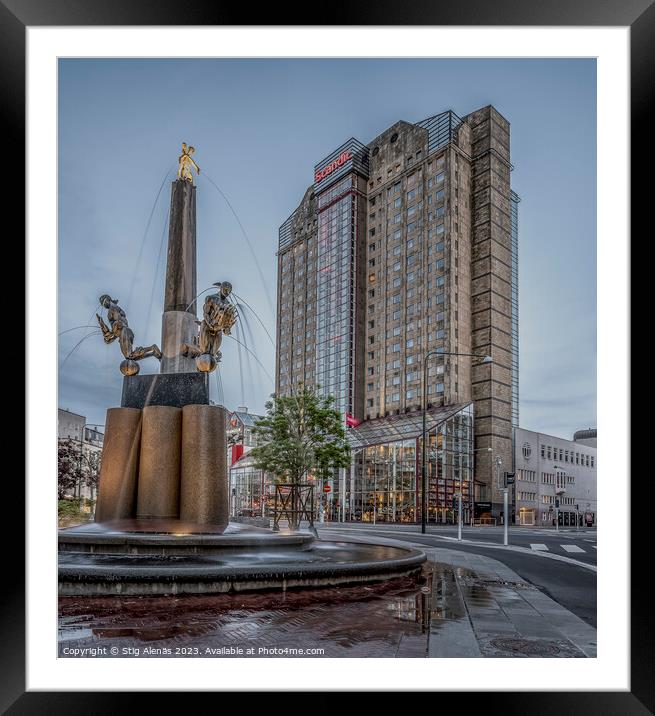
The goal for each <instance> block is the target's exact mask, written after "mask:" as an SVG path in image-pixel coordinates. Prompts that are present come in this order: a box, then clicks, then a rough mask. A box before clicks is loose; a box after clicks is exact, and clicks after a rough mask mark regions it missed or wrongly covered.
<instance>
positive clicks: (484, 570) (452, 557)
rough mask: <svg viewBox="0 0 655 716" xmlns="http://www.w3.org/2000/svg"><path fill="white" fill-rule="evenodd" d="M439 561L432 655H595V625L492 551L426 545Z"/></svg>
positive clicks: (435, 592)
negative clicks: (488, 553) (486, 554)
mask: <svg viewBox="0 0 655 716" xmlns="http://www.w3.org/2000/svg"><path fill="white" fill-rule="evenodd" d="M425 552H426V554H427V556H428V559H429V560H430V561H431V562H434V563H435V567H436V572H435V578H434V581H433V590H432V616H431V621H430V638H429V644H428V656H430V657H475V656H478V657H479V656H484V657H567V658H570V657H595V656H596V630H595V629H594V628H593V627H591V626H589V625H588V624H586V623H585V622H584V621H583V620H582V619H580V618H579V617H577V616H575V615H574V614H572V613H571V612H569V611H568V610H567V609H565V608H564V607H562V606H560V605H559V604H557V602H555V601H553V600H552V599H551V598H550V597H548V596H546V595H545V594H544V593H543V592H541V591H540V590H539V589H537V588H536V587H534V586H533V585H531V584H527V583H526V582H525V581H523V580H522V579H521V578H520V577H519V575H518V574H516V572H514V571H512V570H511V569H509V567H506V566H505V565H504V564H502V563H501V562H498V561H497V560H495V559H491V558H490V557H483V556H481V555H477V554H468V553H465V552H457V551H455V550H449V549H440V548H438V549H427V550H425Z"/></svg>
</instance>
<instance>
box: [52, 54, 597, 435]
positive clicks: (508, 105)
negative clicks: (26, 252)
mask: <svg viewBox="0 0 655 716" xmlns="http://www.w3.org/2000/svg"><path fill="white" fill-rule="evenodd" d="M58 75H59V76H58V93H59V106H58V158H59V163H58V223H59V225H58V242H59V243H58V331H59V334H60V335H59V346H58V355H59V394H58V402H59V407H61V408H66V409H69V410H72V411H73V412H76V413H79V414H82V415H85V416H86V419H87V422H88V423H96V424H103V423H104V421H105V411H106V409H107V408H108V407H114V406H117V405H119V404H120V394H121V385H122V376H121V374H120V372H119V370H118V364H119V363H120V360H121V359H122V356H121V355H120V350H119V348H118V346H117V345H116V344H112V345H110V346H106V345H105V344H104V343H103V341H102V338H101V336H100V334H99V332H98V331H97V324H96V323H95V313H96V311H98V312H100V313H104V312H102V311H100V309H99V305H98V297H99V296H100V295H101V294H103V293H109V294H111V295H112V296H113V297H114V298H118V299H119V301H120V305H121V306H122V307H123V308H124V310H125V311H126V313H127V317H128V321H129V324H130V327H131V328H132V329H133V331H134V333H135V345H150V344H152V343H157V344H158V345H159V344H160V343H161V313H162V310H163V293H164V272H165V263H166V241H167V215H168V208H169V201H170V185H171V181H173V179H174V178H175V174H176V171H177V157H178V156H179V154H180V150H181V143H182V142H183V141H186V142H187V143H188V144H192V145H193V146H194V147H195V149H196V152H195V155H194V158H195V159H196V161H197V162H198V164H199V166H200V170H201V171H200V175H199V176H198V177H197V178H196V179H195V183H196V185H197V187H198V188H197V244H198V291H199V292H200V291H203V290H204V289H206V288H208V287H210V286H211V284H212V283H214V282H215V281H221V280H229V281H230V282H231V283H232V285H233V288H234V293H235V294H236V295H237V296H239V297H240V299H241V300H242V301H245V302H246V303H247V304H249V306H250V307H252V309H253V311H251V310H250V309H247V308H245V309H242V310H241V311H240V314H241V316H242V317H243V321H242V322H243V325H242V327H241V329H240V330H241V332H240V333H239V334H234V336H235V338H237V339H238V340H240V342H241V343H243V344H245V345H246V346H248V349H249V351H250V352H247V351H246V350H245V348H241V347H240V346H239V344H238V343H236V342H235V341H233V340H228V339H225V340H224V341H223V346H222V351H223V362H222V363H221V364H220V367H219V369H218V371H216V372H215V373H214V374H212V375H211V376H210V386H211V388H210V391H211V395H210V397H211V399H212V400H214V401H216V402H218V403H222V404H224V405H226V407H228V408H229V409H235V408H236V407H237V406H241V405H246V406H248V407H249V409H250V410H251V411H252V412H260V413H261V412H263V410H264V403H265V401H266V399H267V398H268V396H269V395H270V393H272V392H273V389H274V383H273V376H274V371H275V350H274V346H273V342H272V341H273V340H274V338H275V292H276V285H275V284H276V277H277V259H276V256H275V253H276V250H277V240H278V228H279V226H280V224H282V223H283V221H284V220H285V219H286V218H287V217H288V216H289V215H290V214H291V213H292V211H293V210H294V209H295V208H296V206H297V205H298V203H299V202H300V200H301V198H302V195H303V193H304V191H305V190H306V189H307V187H308V186H309V185H310V184H311V183H312V181H313V167H314V165H315V164H316V163H317V162H319V161H320V160H321V159H323V158H324V157H325V156H326V155H328V154H329V153H331V152H332V151H333V150H334V149H336V148H337V147H339V146H340V145H341V144H343V142H345V141H346V140H347V139H349V138H350V137H355V138H357V139H358V140H360V141H361V142H363V143H364V144H366V143H368V142H369V141H371V140H372V139H373V138H374V137H375V136H377V135H378V134H379V133H380V132H382V131H384V130H385V129H386V128H388V127H389V126H390V125H392V124H394V123H395V122H397V121H398V120H405V121H408V122H417V121H420V120H422V119H425V118H426V117H429V116H432V115H434V114H438V113H439V112H443V111H445V110H447V109H452V110H453V111H454V112H455V113H457V114H458V115H460V116H463V115H465V114H468V113H470V112H472V111H473V110H475V109H477V108H479V107H483V106H485V105H488V104H493V105H494V106H495V107H496V109H498V111H499V112H500V113H501V114H502V115H503V116H504V117H506V118H507V119H508V121H509V122H510V125H511V130H510V131H511V140H510V141H511V160H512V163H513V165H514V170H513V172H512V175H511V181H512V188H513V189H514V191H516V192H517V193H518V194H519V196H520V197H521V203H520V204H519V344H520V348H519V351H520V354H519V397H520V405H519V413H520V425H521V427H523V428H527V429H529V430H536V431H540V432H544V433H548V434H552V435H556V436H560V437H564V438H569V439H570V438H571V437H572V434H573V432H575V430H578V429H580V428H587V427H595V426H596V63H595V60H593V59H507V60H505V59H470V60H469V59H363V60H362V59H297V60H292V59H263V60H258V59H252V60H248V59H245V60H244V59H234V60H233V59H188V60H180V59H171V60H166V59H163V60H162V59H152V60H150V59H97V60H96V59H91V60H89V59H61V60H59V69H58ZM201 301H202V299H201ZM87 326H88V327H87ZM239 352H241V356H239ZM141 372H142V373H152V372H158V364H157V362H156V359H154V358H149V359H146V360H144V361H142V363H141Z"/></svg>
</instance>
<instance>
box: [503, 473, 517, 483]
mask: <svg viewBox="0 0 655 716" xmlns="http://www.w3.org/2000/svg"><path fill="white" fill-rule="evenodd" d="M515 480H516V473H515V472H506V473H505V486H507V485H513V484H514V482H515Z"/></svg>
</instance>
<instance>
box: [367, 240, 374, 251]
mask: <svg viewBox="0 0 655 716" xmlns="http://www.w3.org/2000/svg"><path fill="white" fill-rule="evenodd" d="M368 250H369V251H375V242H373V243H372V244H369V245H368Z"/></svg>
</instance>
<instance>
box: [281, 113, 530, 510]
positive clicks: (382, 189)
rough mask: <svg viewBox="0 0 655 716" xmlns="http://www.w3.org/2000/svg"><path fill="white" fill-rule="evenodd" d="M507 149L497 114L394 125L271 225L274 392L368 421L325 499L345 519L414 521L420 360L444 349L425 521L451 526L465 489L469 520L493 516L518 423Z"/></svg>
mask: <svg viewBox="0 0 655 716" xmlns="http://www.w3.org/2000/svg"><path fill="white" fill-rule="evenodd" d="M509 146H510V140H509V123H508V121H507V120H506V119H505V118H504V117H503V116H502V115H501V114H500V113H499V112H498V111H497V110H496V109H494V108H493V107H492V106H487V107H483V108H482V109H478V110H476V111H474V112H472V113H471V114H469V115H467V116H465V117H463V118H460V117H458V116H457V115H456V114H455V113H454V112H452V111H446V112H443V113H441V114H438V115H436V116H434V117H430V118H428V119H426V120H423V121H421V122H417V123H416V124H410V123H408V122H404V121H400V122H397V123H396V124H394V125H393V126H391V127H389V128H388V129H387V130H385V131H384V132H383V133H382V134H380V135H379V136H378V137H376V138H375V139H373V140H372V141H371V142H369V143H368V144H362V143H360V142H359V141H357V140H356V139H350V140H349V141H347V142H346V143H345V144H343V145H342V146H340V147H338V148H337V149H336V150H335V151H334V152H332V153H331V154H330V155H328V156H327V157H326V158H325V159H323V160H322V161H320V162H319V163H318V164H317V165H316V166H315V167H314V181H313V183H312V184H311V186H309V187H308V189H307V190H306V192H305V195H304V196H303V198H302V201H301V202H300V205H299V206H298V208H297V209H296V210H295V211H294V212H293V213H292V214H291V216H290V217H289V218H288V219H287V220H286V221H285V222H284V224H282V226H281V227H280V235H279V251H278V322H277V359H276V391H277V392H278V393H282V394H284V393H289V392H291V391H292V389H293V385H294V384H297V383H299V382H305V383H307V384H310V385H319V386H320V389H321V391H323V392H325V393H330V394H332V395H334V396H335V398H336V405H337V408H338V409H339V410H341V411H342V412H343V413H344V415H345V414H350V415H351V416H354V417H355V418H356V419H357V420H359V421H361V424H360V425H359V426H357V427H355V428H353V429H351V430H350V431H349V436H350V439H351V444H352V445H353V452H354V462H353V468H352V470H351V471H350V474H345V473H344V474H342V475H341V476H340V479H338V480H335V486H334V489H333V490H332V492H331V493H330V498H331V500H332V504H333V506H335V507H336V509H337V510H338V511H339V515H340V516H343V517H345V518H346V519H362V520H370V519H373V520H376V521H418V520H419V519H420V509H421V507H420V505H421V496H420V479H419V475H420V467H421V466H420V459H421V449H420V448H421V443H420V441H421V415H422V413H421V411H422V407H423V384H422V381H423V360H424V356H425V355H426V353H427V352H428V351H435V352H443V353H444V355H436V356H432V357H431V358H430V361H429V367H428V372H427V376H428V377H427V410H428V428H429V434H430V441H429V451H428V459H429V461H430V464H429V466H428V467H429V470H428V472H429V484H428V492H429V495H428V496H429V499H428V518H429V519H430V520H437V521H449V520H450V519H452V507H453V502H452V497H453V495H456V494H457V493H458V491H460V490H461V491H462V492H463V493H464V498H465V505H466V510H467V516H468V517H470V518H472V517H473V516H474V515H475V517H477V518H481V517H482V518H484V517H490V516H495V517H497V516H498V515H499V513H500V511H502V494H501V493H500V491H499V489H498V487H499V485H498V484H497V476H498V475H500V476H501V477H502V473H503V472H505V471H511V469H512V464H513V458H512V455H513V451H512V444H511V443H512V428H513V427H515V426H517V425H518V295H517V294H518V271H517V246H518V226H517V224H518V210H517V204H518V197H517V196H516V194H514V192H513V191H512V190H511V187H510V171H511V169H512V165H511V163H510V150H509ZM462 354H475V356H474V357H472V356H470V355H462ZM487 355H488V356H491V358H492V362H491V363H488V362H485V363H483V362H482V357H483V356H487ZM477 356H479V357H477ZM498 459H500V461H502V464H500V465H499V464H497V463H498V462H499V460H498Z"/></svg>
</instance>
